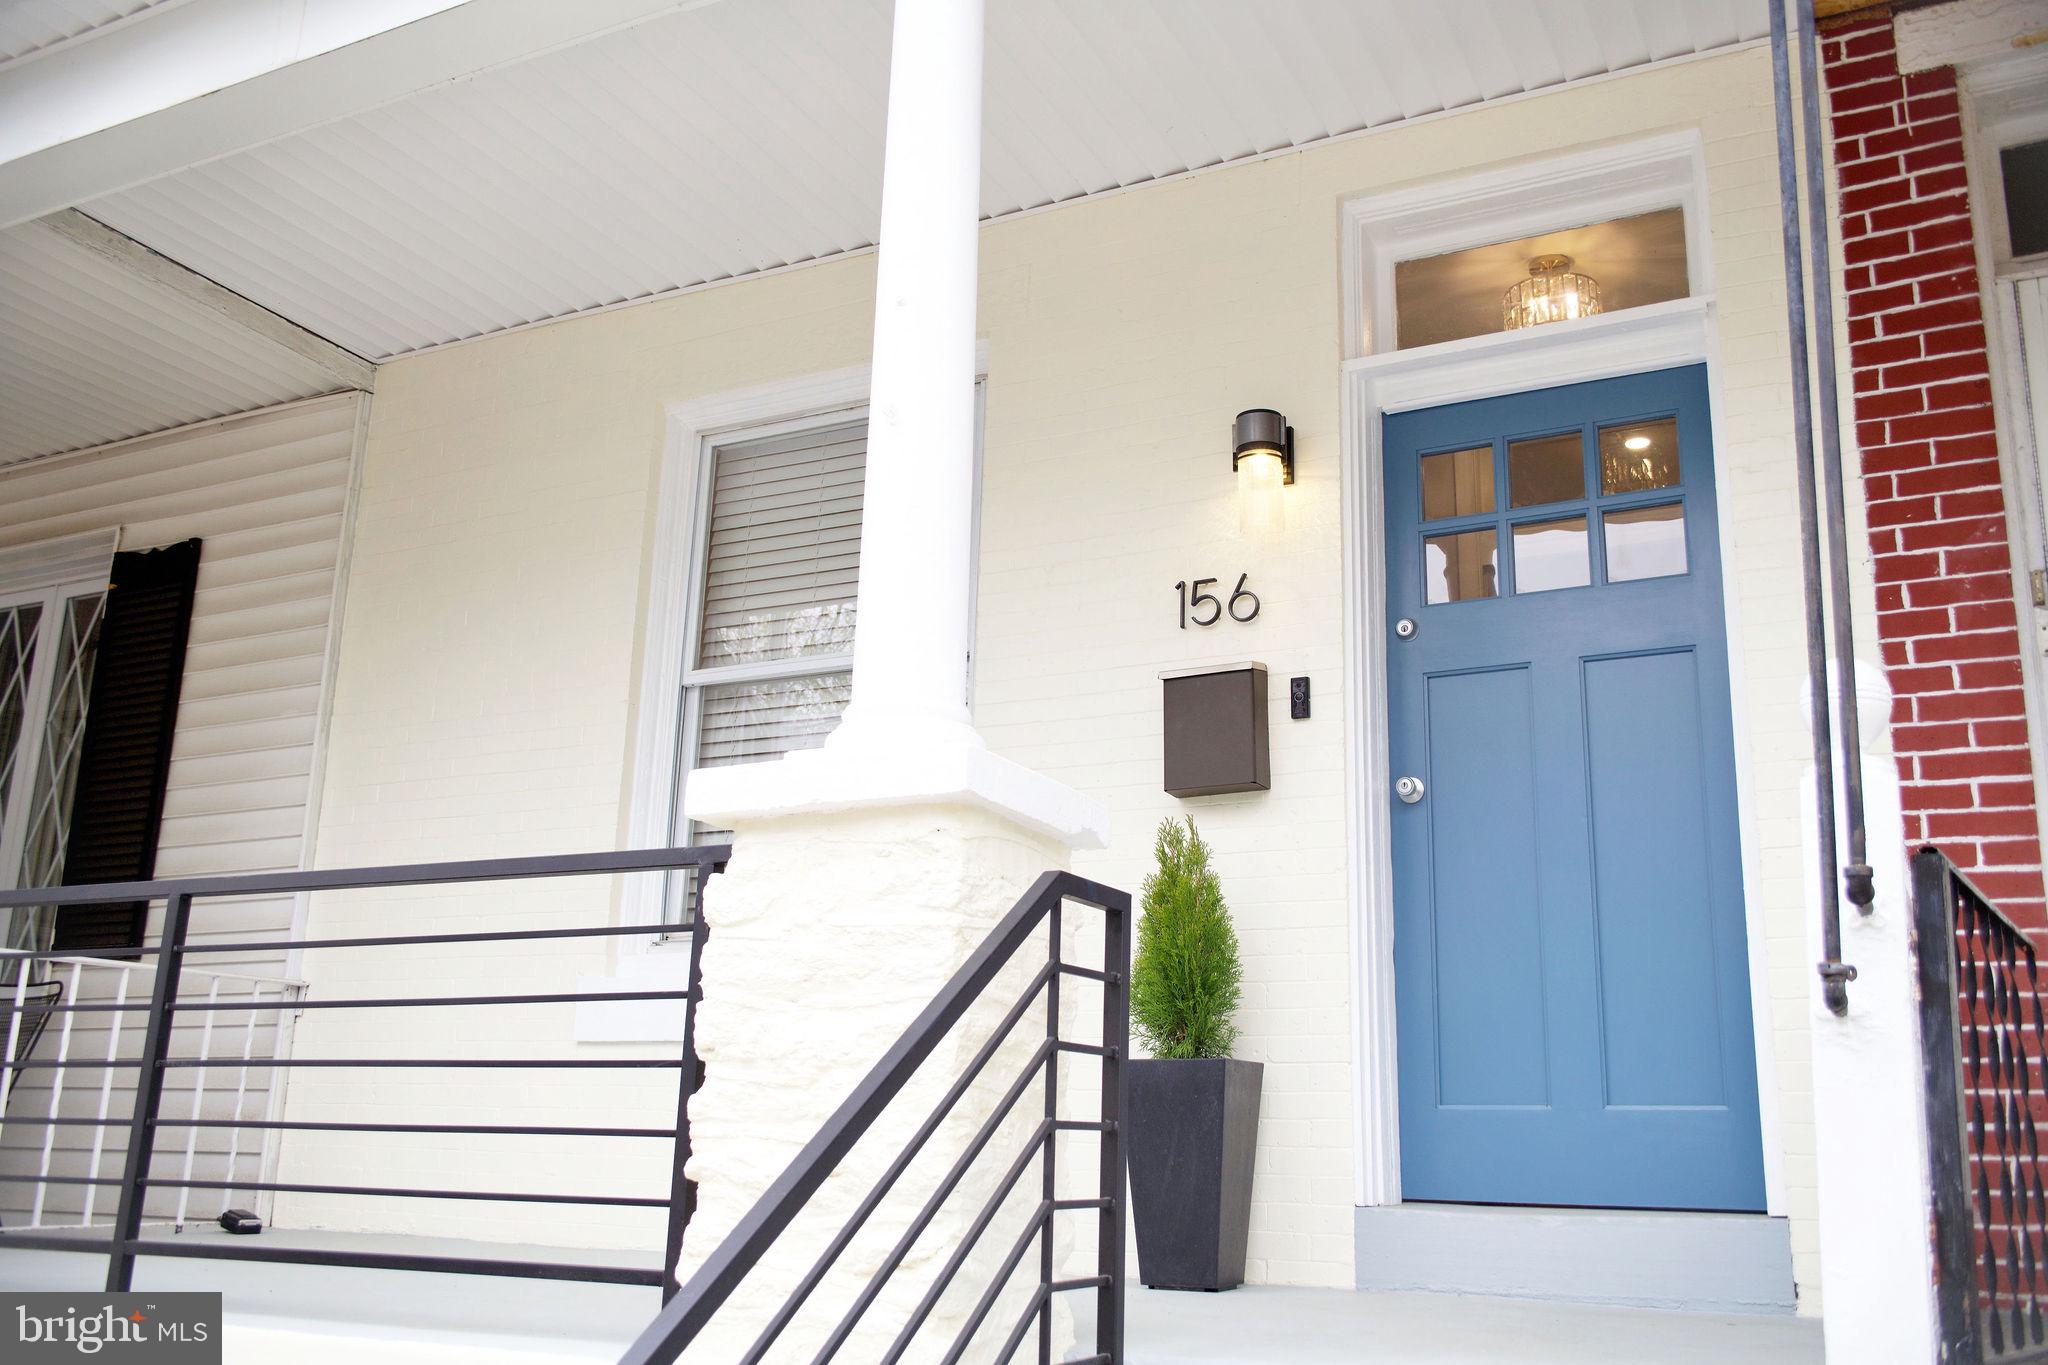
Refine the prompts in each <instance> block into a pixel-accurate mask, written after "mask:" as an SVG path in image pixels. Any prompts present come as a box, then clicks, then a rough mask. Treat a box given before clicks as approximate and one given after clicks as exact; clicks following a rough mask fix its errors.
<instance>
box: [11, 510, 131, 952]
mask: <svg viewBox="0 0 2048 1365" xmlns="http://www.w3.org/2000/svg"><path fill="white" fill-rule="evenodd" d="M119 544H120V533H119V532H118V530H110V531H93V532H88V533H86V534H84V535H77V536H66V537H64V538H63V539H61V540H49V541H41V542H38V543H36V544H33V545H24V546H20V547H18V548H16V549H11V550H5V551H0V607H5V608H11V607H16V606H21V605H24V604H26V603H30V602H37V603H40V604H42V607H43V612H42V615H41V617H40V618H39V619H38V621H37V627H36V628H37V636H38V641H37V647H36V656H35V661H34V665H33V666H32V667H31V669H30V671H29V679H28V685H27V692H26V694H25V695H24V697H23V699H22V722H23V724H22V732H21V738H20V742H19V743H20V747H19V750H18V752H17V753H16V755H15V767H14V770H13V772H14V780H15V781H16V782H26V781H27V780H28V779H27V777H26V774H28V773H30V772H33V771H34V770H35V768H36V765H37V764H38V763H39V762H40V761H41V757H42V749H43V746H44V745H45V744H47V743H48V742H49V732H48V719H49V706H50V689H51V687H52V686H53V685H54V683H55V677H56V660H55V658H54V656H53V655H52V654H51V652H50V650H49V649H48V648H46V646H47V645H48V644H49V643H50V641H51V640H52V639H53V638H54V637H52V636H46V635H44V633H43V632H44V631H45V629H46V628H57V627H59V624H60V621H61V617H60V615H59V612H60V610H61V607H62V604H63V603H65V602H67V601H69V600H70V599H72V598H74V597H82V596H86V595H88V594H91V593H101V592H105V591H106V590H107V579H108V575H109V573H110V572H111V570H112V568H113V561H114V552H115V550H116V549H117V548H119ZM25 790H26V789H24V791H16V792H13V793H0V795H11V796H16V797H18V796H21V795H23V794H24V792H25ZM4 808H5V810H6V814H5V816H4V817H0V886H13V885H15V884H16V882H17V880H18V879H19V877H20V875H21V866H20V864H21V857H22V850H23V845H24V843H25V839H26V834H27V821H28V815H29V812H28V809H27V807H26V805H25V804H22V803H18V802H16V801H13V800H9V801H6V802H5V803H4ZM5 918H6V917H5V916H0V921H4V919H5Z"/></svg>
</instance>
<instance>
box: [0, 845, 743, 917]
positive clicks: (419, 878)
mask: <svg viewBox="0 0 2048 1365" xmlns="http://www.w3.org/2000/svg"><path fill="white" fill-rule="evenodd" d="M731 855H732V849H731V847H730V846H728V845H724V844H704V845H698V846H692V847H677V848H648V849H631V850H627V851H625V852H610V853H557V854H547V855H543V856H539V857H522V858H477V859H471V860H469V861H466V862H452V863H410V864H401V865H393V866H385V867H348V868H329V869H317V870H310V871H301V872H257V873H244V874H240V875H234V876H221V877H177V878H165V879H161V880H157V881H142V882H102V883H99V884H98V885H92V886H43V887H31V888H29V889H27V890H22V891H0V909H11V908H13V907H16V906H44V905H96V904H103V903H105V902H108V901H137V900H163V899H165V898H166V897H169V896H269V895H281V894H286V893H293V894H296V893H299V892H306V891H358V890H366V889H369V888H372V887H390V886H439V885H445V884H447V883H449V882H500V881H518V880H522V879H525V878H538V877H583V876H601V875H604V874H606V873H618V872H671V871H678V870H680V869H682V868H685V867H712V866H714V865H715V864H718V863H723V862H724V861H725V860H726V859H727V858H729V857H730V856H731Z"/></svg>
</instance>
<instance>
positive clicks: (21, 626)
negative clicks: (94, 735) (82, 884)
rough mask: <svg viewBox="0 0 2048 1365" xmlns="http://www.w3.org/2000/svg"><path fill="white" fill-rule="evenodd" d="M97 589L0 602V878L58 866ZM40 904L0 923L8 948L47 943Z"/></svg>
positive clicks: (78, 745)
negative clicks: (7, 603)
mask: <svg viewBox="0 0 2048 1365" xmlns="http://www.w3.org/2000/svg"><path fill="white" fill-rule="evenodd" d="M105 603H106V594H105V593H104V592H100V591H96V590H95V591H87V592H75V591H74V592H70V593H64V592H53V593H49V594H46V595H44V596H43V597H42V598H41V599H40V600H33V601H27V602H18V603H16V604H15V605H13V606H11V607H0V878H4V879H5V883H4V884H7V885H13V886H54V885H56V884H57V882H58V881H59V880H61V878H62V876H63V872H64V850H65V847H66V845H67V844H68V843H69V836H70V832H71V802H72V795H73V792H74V789H75V785H76V781H77V777H78V760H79V754H80V751H81V749H82V747H83V744H84V740H85V716H86V703H87V700H88V699H89V698H90V697H91V695H92V668H93V659H94V656H95V651H94V645H95V643H96V641H97V638H98V634H99V623H100V612H101V610H102V609H103V607H104V606H105ZM50 927H51V921H50V917H49V915H48V914H47V913H28V914H22V913H17V914H15V915H14V916H12V917H11V918H10V919H9V922H8V924H7V933H6V944H7V946H8V947H10V948H15V949H39V948H43V947H47V946H48V941H49V933H50Z"/></svg>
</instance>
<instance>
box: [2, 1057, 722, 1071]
mask: <svg viewBox="0 0 2048 1365" xmlns="http://www.w3.org/2000/svg"><path fill="white" fill-rule="evenodd" d="M163 1064H164V1065H165V1066H166V1067H169V1068H182V1067H198V1066H248V1067H252V1068H254V1069H256V1070H259V1071H260V1070H262V1069H264V1068H266V1067H285V1066H328V1067H380V1066H391V1067H429V1068H434V1067H512V1068H520V1069H524V1068H535V1067H537V1068H542V1069H551V1068H556V1067H560V1068H563V1069H566V1070H570V1071H577V1070H582V1069H584V1068H586V1067H598V1068H604V1069H607V1070H612V1069H624V1070H648V1069H653V1070H664V1071H678V1070H681V1069H682V1066H683V1061H682V1059H681V1058H679V1057H563V1058H553V1057H498V1058H491V1057H250V1058H247V1059H244V1058H241V1057H166V1058H164V1063H163ZM141 1065H142V1058H140V1057H111V1058H109V1057H67V1058H63V1059H61V1060H59V1059H48V1060H41V1061H38V1060H34V1059H31V1060H29V1061H26V1062H16V1063H15V1064H14V1069H15V1070H16V1071H22V1070H30V1069H33V1070H51V1069H54V1068H57V1067H67V1066H85V1067H93V1066H99V1067H116V1066H141Z"/></svg>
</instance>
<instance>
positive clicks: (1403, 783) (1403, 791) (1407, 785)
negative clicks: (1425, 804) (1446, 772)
mask: <svg viewBox="0 0 2048 1365" xmlns="http://www.w3.org/2000/svg"><path fill="white" fill-rule="evenodd" d="M1422 791H1423V787H1422V779H1421V778H1419V777H1403V778H1398V779H1396V780H1395V782H1394V795H1396V796H1398V797H1400V798H1401V800H1402V801H1403V802H1404V803H1406V804H1408V805H1411V806H1412V805H1414V804H1415V803H1416V802H1417V801H1420V800H1421V799H1422Z"/></svg>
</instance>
